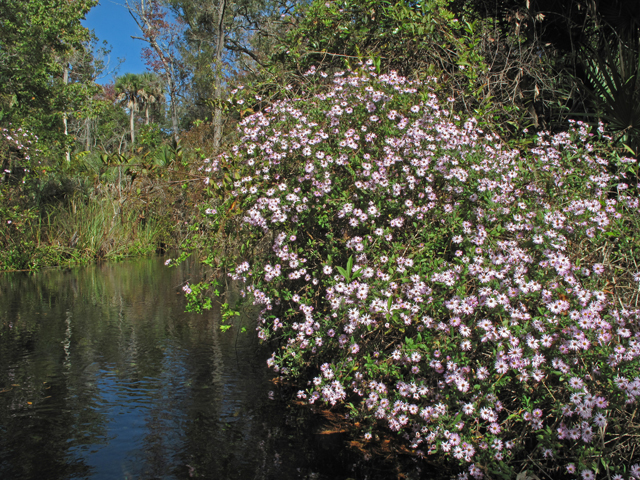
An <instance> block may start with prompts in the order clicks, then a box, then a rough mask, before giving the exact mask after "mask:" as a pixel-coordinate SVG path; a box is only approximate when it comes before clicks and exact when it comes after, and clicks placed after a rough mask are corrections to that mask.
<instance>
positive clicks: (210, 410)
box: [0, 258, 344, 480]
mask: <svg viewBox="0 0 640 480" xmlns="http://www.w3.org/2000/svg"><path fill="white" fill-rule="evenodd" d="M201 275H202V274H201V272H200V271H199V270H198V267H197V266H196V265H194V264H191V265H189V264H184V265H182V266H180V267H179V268H171V269H169V268H166V267H164V265H163V263H162V259H158V258H154V259H145V260H139V261H131V262H125V263H120V264H108V265H98V266H94V267H88V268H82V269H77V270H72V271H58V270H49V271H44V272H40V273H38V274H21V273H17V274H16V273H13V274H4V275H2V276H0V478H2V479H16V480H17V479H47V480H54V479H70V478H91V479H121V478H122V479H127V478H132V479H133V478H135V479H165V478H167V479H169V478H172V479H173V478H175V479H181V478H211V479H218V478H219V479H235V478H238V479H270V478H284V479H287V478H339V477H342V478H344V477H343V476H342V475H336V473H335V472H333V473H332V472H331V468H332V466H331V465H330V464H331V462H327V458H326V456H327V452H325V453H324V454H323V453H322V452H320V453H314V452H316V451H317V450H318V449H317V448H316V445H313V442H312V441H311V440H310V437H311V435H309V434H307V433H306V432H305V430H304V428H302V429H301V428H299V427H298V428H294V427H292V426H291V425H292V423H294V424H295V421H294V422H292V421H291V418H290V417H289V418H288V417H287V414H286V409H285V408H284V405H283V404H281V403H279V402H278V400H277V399H276V400H270V399H269V392H270V391H271V390H273V384H272V383H271V382H270V376H269V372H268V370H267V369H266V368H265V359H266V357H267V356H268V353H269V352H268V351H264V350H263V349H261V348H260V347H259V346H258V345H257V343H256V341H255V335H252V334H251V333H249V334H247V335H236V332H235V331H234V330H230V331H229V332H226V333H224V334H223V333H222V332H220V330H219V328H218V326H219V320H218V315H217V314H216V312H208V313H207V314H204V315H198V314H188V313H184V298H183V297H182V295H181V294H180V292H181V286H182V285H183V282H184V281H185V280H190V281H191V282H196V281H198V280H199V279H200V277H201ZM245 321H246V322H247V324H246V325H247V327H248V330H249V332H252V330H253V329H252V328H251V327H250V325H249V322H250V321H249V320H248V319H245ZM276 397H277V394H276ZM320 450H322V449H320ZM323 455H324V457H323ZM335 467H337V465H336V466H335Z"/></svg>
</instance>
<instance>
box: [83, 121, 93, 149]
mask: <svg viewBox="0 0 640 480" xmlns="http://www.w3.org/2000/svg"><path fill="white" fill-rule="evenodd" d="M84 126H85V130H86V135H87V137H86V138H85V150H86V151H89V150H91V119H90V118H89V117H87V118H86V119H85V121H84Z"/></svg>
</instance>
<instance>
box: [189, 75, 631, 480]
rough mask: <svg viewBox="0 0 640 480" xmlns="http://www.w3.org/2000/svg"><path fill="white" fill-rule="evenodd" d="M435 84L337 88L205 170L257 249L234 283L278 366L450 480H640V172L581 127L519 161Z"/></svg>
mask: <svg viewBox="0 0 640 480" xmlns="http://www.w3.org/2000/svg"><path fill="white" fill-rule="evenodd" d="M324 77H327V74H326V73H323V72H316V71H315V70H314V69H311V70H310V71H309V72H307V78H309V79H312V78H318V79H319V81H321V80H322V79H323V78H324ZM435 83H436V80H435V79H430V80H428V81H426V82H413V81H408V80H407V79H405V78H402V77H400V76H398V75H396V74H394V73H390V74H384V75H377V74H376V73H375V68H374V67H373V66H372V65H370V64H367V65H362V66H361V68H360V70H359V71H357V72H337V73H335V75H334V78H333V83H332V86H331V87H330V88H327V89H325V91H324V92H323V93H319V94H317V95H315V96H313V97H312V98H305V99H292V100H285V101H279V102H276V103H274V104H273V105H272V106H271V107H270V108H268V109H265V110H264V111H263V112H258V113H256V114H254V115H251V116H250V117H247V118H245V119H244V120H243V121H242V122H241V124H240V127H239V128H240V132H241V134H242V135H243V137H242V139H241V141H240V142H239V144H238V145H236V146H234V147H233V148H232V149H231V150H230V151H229V152H227V153H225V154H222V155H220V156H219V157H218V158H215V159H211V160H207V161H206V162H205V165H203V171H205V172H206V173H207V176H208V178H207V180H206V182H207V183H208V184H211V185H214V186H215V185H218V186H222V185H223V172H222V171H221V167H222V165H230V164H236V165H241V166H242V172H243V173H242V175H237V176H236V179H235V181H234V183H233V187H232V188H233V190H232V191H231V192H230V195H229V197H228V198H227V199H226V200H225V204H221V203H220V201H217V202H213V203H212V204H211V205H207V206H204V207H203V208H207V209H208V210H207V213H209V214H210V217H211V223H212V225H213V226H215V225H221V224H223V223H224V222H226V221H227V218H228V216H229V215H230V214H231V213H230V212H233V214H237V212H238V211H241V212H243V213H242V216H243V223H244V229H243V230H242V231H240V232H237V234H238V235H239V236H240V237H242V238H248V239H249V240H248V241H250V242H251V243H252V245H253V246H257V245H260V244H264V242H268V244H269V248H267V249H263V250H262V253H260V254H258V255H257V256H255V257H254V258H247V259H246V261H242V262H241V263H239V264H238V265H237V266H236V267H235V269H234V271H233V272H231V273H230V275H231V276H232V278H234V279H235V280H238V281H243V282H246V284H245V285H246V286H245V288H244V293H245V294H246V295H247V298H248V299H250V301H252V302H253V303H254V304H256V305H260V306H261V307H262V310H261V314H260V316H259V319H258V335H259V337H260V338H261V339H263V340H265V341H278V343H277V344H278V349H277V351H275V352H274V353H273V355H272V357H271V358H270V359H269V362H268V363H269V365H270V367H271V368H273V369H274V370H275V371H276V372H278V373H279V374H280V375H282V376H284V377H287V378H289V379H290V380H292V381H294V382H297V383H298V384H299V385H301V387H302V389H301V390H300V391H299V393H298V397H299V398H300V399H304V400H306V401H307V402H309V403H311V404H313V403H321V402H322V403H324V404H326V405H328V406H330V407H333V406H335V408H340V407H343V408H345V409H346V411H347V412H348V417H349V419H351V420H353V421H354V429H357V428H359V429H360V435H361V436H362V438H363V439H364V440H367V441H370V442H375V436H376V431H377V429H379V428H384V429H388V430H391V431H392V432H397V435H398V440H399V441H400V442H405V444H406V445H407V446H408V447H409V448H410V449H411V450H412V451H413V452H415V454H416V455H418V456H423V457H429V460H430V462H431V463H433V462H435V461H440V462H441V464H442V465H443V466H449V467H451V468H449V469H446V468H445V469H444V470H443V472H447V473H454V472H455V473H457V474H458V478H460V479H465V478H470V477H471V478H483V476H486V477H488V478H505V479H506V478H508V479H512V478H515V475H516V474H517V473H518V472H523V471H535V472H537V473H538V474H539V475H542V476H544V475H546V476H547V477H549V476H551V477H552V478H560V477H567V478H576V477H577V476H580V477H581V478H583V479H585V480H587V479H590V478H616V479H622V478H624V479H627V478H640V459H639V458H638V455H639V454H638V453H637V452H636V449H635V443H636V442H635V438H636V437H635V436H636V435H637V432H638V428H639V427H640V425H639V424H638V421H637V419H636V418H635V412H636V408H637V399H638V397H640V376H639V367H640V325H639V321H640V310H639V309H637V306H633V307H632V305H637V301H638V295H639V290H638V282H639V281H640V272H638V273H636V272H637V271H638V266H637V265H636V264H635V262H636V261H637V260H636V259H637V257H636V255H637V254H638V247H639V245H638V242H637V241H636V240H634V239H637V238H638V232H639V229H638V226H639V225H638V220H637V218H638V213H639V212H638V209H639V200H638V191H637V186H636V185H634V184H633V182H634V181H636V180H633V181H632V179H633V177H634V175H636V174H637V170H636V168H637V166H636V165H637V164H636V160H635V159H631V158H625V157H620V156H618V155H617V154H616V152H615V151H613V150H611V149H607V145H608V142H609V140H610V139H609V138H608V137H607V136H606V135H604V133H603V132H602V131H600V132H598V133H596V134H593V133H591V132H590V131H589V129H588V127H587V126H586V125H584V124H582V123H580V122H577V123H573V124H572V125H571V126H570V128H569V130H568V131H567V132H564V133H560V134H557V135H551V134H548V133H540V134H539V135H538V136H537V137H536V139H535V144H534V145H533V146H532V147H531V148H528V149H526V150H523V151H519V150H517V149H514V148H512V147H510V146H508V145H506V144H504V143H503V142H502V141H501V140H500V138H498V137H497V136H496V135H493V134H491V133H488V132H485V131H483V129H482V128H481V127H480V126H479V122H478V121H477V120H476V119H474V118H468V119H463V118H460V117H459V116H457V115H456V114H455V113H454V112H452V111H450V105H453V99H451V98H450V99H447V101H446V102H444V103H441V102H440V101H439V100H438V98H437V97H436V95H435V94H434V93H433V91H434V86H435ZM261 242H262V243H261ZM258 251H259V250H258ZM198 292H199V294H200V295H201V293H200V290H198ZM190 295H194V294H193V293H191V294H190ZM356 422H357V423H356ZM356 425H358V426H357V427H356Z"/></svg>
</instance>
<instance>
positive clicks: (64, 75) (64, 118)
mask: <svg viewBox="0 0 640 480" xmlns="http://www.w3.org/2000/svg"><path fill="white" fill-rule="evenodd" d="M62 82H63V83H64V84H65V85H67V84H68V83H69V64H68V63H67V62H66V61H65V62H64V70H63V72H62ZM62 123H63V124H64V136H65V137H66V136H68V135H69V127H68V125H67V112H64V113H63V114H62ZM66 143H67V145H66V149H67V152H66V157H67V162H71V152H70V151H69V145H68V139H67V142H66Z"/></svg>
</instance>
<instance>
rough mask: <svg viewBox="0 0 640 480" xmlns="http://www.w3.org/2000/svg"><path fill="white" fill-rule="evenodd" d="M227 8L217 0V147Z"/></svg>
mask: <svg viewBox="0 0 640 480" xmlns="http://www.w3.org/2000/svg"><path fill="white" fill-rule="evenodd" d="M226 8H227V0H218V31H217V35H216V36H217V39H216V77H215V89H216V90H215V93H214V99H215V101H216V103H215V106H214V110H213V146H214V148H219V147H220V143H221V142H222V105H221V103H222V52H223V49H224V12H225V10H226Z"/></svg>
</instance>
